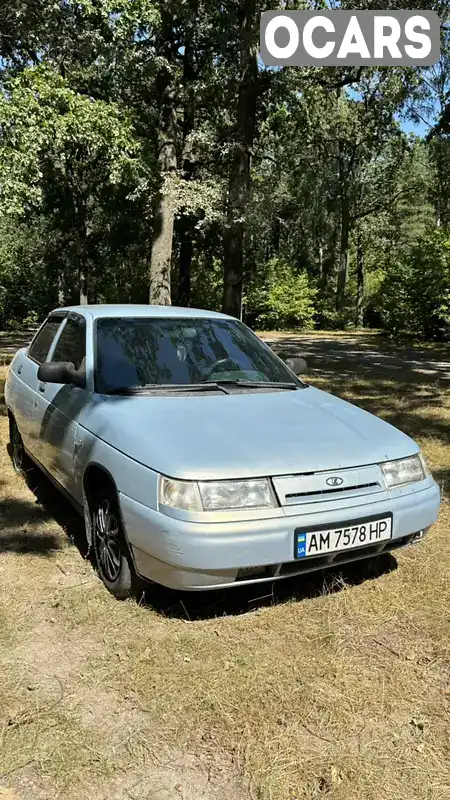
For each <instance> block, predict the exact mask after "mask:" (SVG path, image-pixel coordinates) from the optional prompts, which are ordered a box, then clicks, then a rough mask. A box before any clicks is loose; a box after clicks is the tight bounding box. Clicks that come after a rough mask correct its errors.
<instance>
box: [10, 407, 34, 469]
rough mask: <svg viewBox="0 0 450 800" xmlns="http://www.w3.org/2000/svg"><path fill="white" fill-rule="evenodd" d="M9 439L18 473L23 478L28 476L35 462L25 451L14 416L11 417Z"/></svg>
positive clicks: (12, 458)
mask: <svg viewBox="0 0 450 800" xmlns="http://www.w3.org/2000/svg"><path fill="white" fill-rule="evenodd" d="M9 441H10V445H11V460H12V463H13V467H14V470H15V472H17V474H18V475H21V476H22V478H26V477H27V474H28V473H30V472H31V470H33V469H34V464H33V462H32V460H31V458H30V457H29V455H28V454H27V453H26V451H25V447H24V444H23V440H22V437H21V435H20V431H19V428H18V427H17V422H16V420H15V419H14V417H12V416H11V417H10V419H9Z"/></svg>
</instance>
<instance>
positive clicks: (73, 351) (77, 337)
mask: <svg viewBox="0 0 450 800" xmlns="http://www.w3.org/2000/svg"><path fill="white" fill-rule="evenodd" d="M85 357H86V323H85V321H84V320H83V319H81V318H80V319H68V320H67V323H66V325H65V326H64V330H63V331H62V333H61V336H60V337H59V339H58V343H57V345H56V347H55V352H54V353H53V356H52V361H71V362H72V364H74V366H75V369H80V368H81V366H84V365H83V362H84V359H85Z"/></svg>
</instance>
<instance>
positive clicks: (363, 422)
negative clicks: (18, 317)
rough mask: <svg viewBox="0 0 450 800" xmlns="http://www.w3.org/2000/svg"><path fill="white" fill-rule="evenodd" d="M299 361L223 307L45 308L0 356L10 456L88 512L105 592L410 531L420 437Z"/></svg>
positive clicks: (272, 573) (425, 497)
mask: <svg viewBox="0 0 450 800" xmlns="http://www.w3.org/2000/svg"><path fill="white" fill-rule="evenodd" d="M303 366H304V364H303ZM301 367H302V363H301V359H300V360H295V359H294V360H292V361H291V362H290V363H284V362H283V361H282V360H280V358H278V357H277V356H276V355H275V354H274V353H273V352H272V350H271V349H270V348H269V347H268V346H267V345H266V344H264V343H263V342H262V341H261V340H260V339H259V338H258V337H257V336H256V335H255V334H254V333H252V332H251V331H250V330H249V329H248V328H247V327H246V326H245V325H244V324H242V323H241V322H239V321H238V320H236V319H233V318H232V317H228V316H225V315H224V314H216V313H213V312H209V311H197V310H194V309H184V308H172V307H157V306H139V305H116V306H113V305H104V306H101V305H100V306H79V307H71V308H61V309H58V310H55V311H53V312H52V313H51V314H49V316H48V317H47V319H46V320H45V322H44V323H43V325H42V326H41V328H40V330H39V331H38V333H37V334H36V336H35V337H34V339H33V341H32V342H31V344H30V345H29V346H28V347H25V348H22V349H21V350H19V351H18V353H17V354H16V355H15V357H14V360H13V361H12V363H11V365H10V369H9V373H8V378H7V382H6V390H5V396H6V404H7V408H8V414H9V422H10V433H11V446H12V455H13V461H14V465H15V467H16V469H17V470H18V471H19V472H25V471H26V470H27V469H28V468H30V467H31V466H35V465H37V466H38V467H39V468H41V469H42V470H43V471H44V472H45V473H46V474H47V475H48V477H49V478H51V480H52V481H53V482H54V483H55V484H56V485H57V486H58V488H59V489H60V490H61V491H62V492H64V494H65V495H66V496H67V497H68V498H69V499H70V500H71V502H72V503H73V505H74V506H75V507H76V508H77V509H78V510H79V512H80V513H81V514H82V515H84V518H85V522H86V532H87V538H88V541H89V543H90V544H91V546H92V547H93V549H94V552H95V556H96V561H97V565H98V571H99V574H100V576H101V578H102V580H103V581H104V583H105V585H106V587H107V588H108V589H109V590H110V591H111V592H112V593H113V594H115V595H116V596H117V597H119V598H123V597H126V596H129V595H130V594H131V593H132V592H133V591H134V586H135V585H137V584H138V583H139V582H140V579H146V580H150V581H153V582H156V583H159V584H163V585H165V586H168V587H172V588H174V589H187V590H204V589H214V588H218V587H231V586H237V585H242V584H243V583H251V582H252V583H254V582H258V581H273V580H279V579H282V578H284V577H286V576H290V575H296V574H302V573H306V572H310V571H312V570H317V569H323V568H325V567H331V566H333V565H337V564H342V563H344V562H349V561H354V560H357V559H366V558H370V557H373V556H376V555H378V554H379V553H382V552H383V551H387V550H392V549H393V548H397V547H402V546H404V545H408V544H410V543H413V542H417V541H419V540H420V539H421V538H422V537H423V536H424V534H425V533H426V532H427V530H428V529H429V527H430V526H431V525H432V524H433V523H434V522H435V521H436V518H437V515H438V510H439V503H440V493H439V488H438V486H437V485H436V483H435V481H434V480H433V478H432V476H431V474H430V472H429V469H428V467H427V465H426V463H425V460H424V458H423V456H422V454H421V453H420V450H419V447H418V446H417V444H416V443H415V442H414V441H412V439H410V438H409V437H408V436H406V435H405V434H403V433H401V432H400V431H399V430H397V429H396V428H394V427H392V426H391V425H389V424H388V423H386V422H384V421H382V420H381V419H378V418H377V417H375V416H373V415H371V414H369V413H367V412H365V411H363V410H361V409H360V408H357V407H355V406H353V405H351V404H349V403H347V402H344V401H343V400H340V399H338V398H336V397H333V396H332V395H330V394H327V393H326V392H322V391H320V390H318V389H315V388H313V387H311V386H308V385H307V384H306V383H304V382H303V381H302V380H300V379H299V377H298V374H299V373H300V372H301Z"/></svg>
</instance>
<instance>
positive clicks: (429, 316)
mask: <svg viewBox="0 0 450 800" xmlns="http://www.w3.org/2000/svg"><path fill="white" fill-rule="evenodd" d="M378 304H379V307H380V309H381V318H382V320H383V322H384V324H385V326H386V329H387V330H388V331H390V332H391V333H392V334H393V335H397V334H399V333H410V334H415V335H419V336H423V337H426V338H430V339H441V338H443V337H445V336H448V334H449V333H450V237H449V235H448V233H445V232H443V231H439V230H436V231H433V232H431V233H430V234H429V235H427V236H426V237H425V238H424V239H422V241H420V242H419V243H418V244H417V245H416V247H414V248H413V250H412V251H411V253H410V254H409V255H408V256H407V257H406V258H405V259H404V260H403V261H401V262H395V263H393V264H392V265H390V269H389V271H388V272H387V274H386V277H385V279H384V281H383V282H382V284H381V286H380V289H379V297H378Z"/></svg>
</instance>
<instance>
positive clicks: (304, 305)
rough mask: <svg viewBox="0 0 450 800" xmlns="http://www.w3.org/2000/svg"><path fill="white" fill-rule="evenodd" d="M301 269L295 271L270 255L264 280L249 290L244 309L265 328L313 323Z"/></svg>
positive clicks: (310, 292) (311, 304) (311, 295)
mask: <svg viewBox="0 0 450 800" xmlns="http://www.w3.org/2000/svg"><path fill="white" fill-rule="evenodd" d="M316 294H317V290H316V289H314V288H312V287H311V286H310V283H309V279H308V276H307V274H306V273H305V272H296V271H295V269H293V268H292V267H291V266H290V265H288V264H287V263H286V262H284V261H281V260H280V259H278V258H272V259H270V261H269V262H268V263H267V265H266V269H265V277H264V283H263V284H262V285H261V286H259V287H256V288H254V289H253V291H252V290H250V291H249V293H248V296H247V297H246V298H245V301H246V305H247V311H248V313H249V314H250V315H251V316H252V318H254V320H255V324H256V325H257V326H258V327H259V328H261V329H265V330H279V329H282V328H302V329H309V328H312V327H314V314H315V310H314V299H315V297H316Z"/></svg>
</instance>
